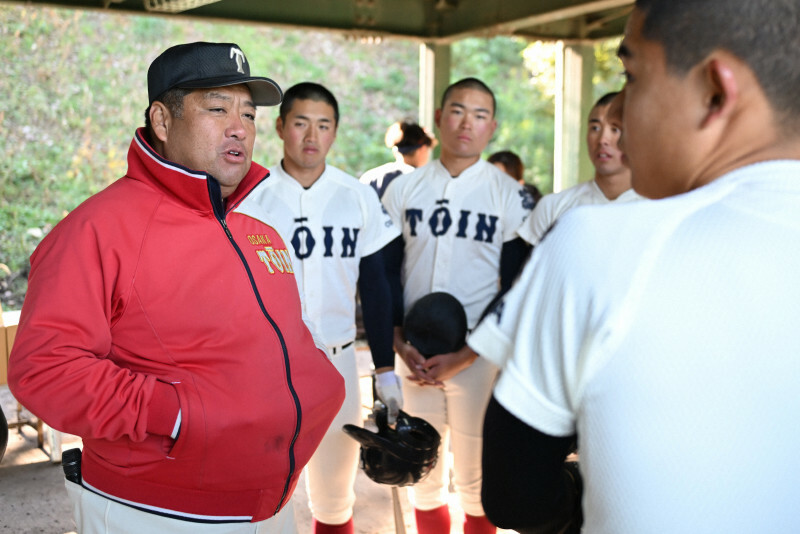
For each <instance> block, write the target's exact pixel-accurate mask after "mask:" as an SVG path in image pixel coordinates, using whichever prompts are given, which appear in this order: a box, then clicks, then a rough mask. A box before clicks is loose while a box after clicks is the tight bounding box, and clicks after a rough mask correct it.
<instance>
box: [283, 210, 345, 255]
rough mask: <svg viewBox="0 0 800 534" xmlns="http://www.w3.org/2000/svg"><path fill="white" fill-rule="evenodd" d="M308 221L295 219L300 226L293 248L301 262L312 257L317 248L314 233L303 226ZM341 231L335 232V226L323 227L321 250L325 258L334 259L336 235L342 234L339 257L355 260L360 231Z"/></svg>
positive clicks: (295, 234)
mask: <svg viewBox="0 0 800 534" xmlns="http://www.w3.org/2000/svg"><path fill="white" fill-rule="evenodd" d="M307 220H308V219H307V218H306V217H298V218H297V219H295V222H296V223H299V224H300V226H298V227H297V228H296V229H295V231H294V235H292V247H293V248H294V253H295V256H297V259H300V260H304V259H306V258H308V257H309V256H311V255H312V254H313V253H314V249H315V248H316V246H317V239H316V238H315V237H314V233H313V232H312V231H311V228H309V227H308V226H304V225H303V223H304V222H305V221H307ZM339 230H340V232H337V231H335V230H334V227H333V226H323V227H322V249H321V250H322V255H323V257H326V258H330V257H333V254H334V247H335V242H336V234H340V235H341V239H340V241H339V244H340V246H341V252H340V253H339V256H340V257H342V258H354V257H355V255H356V243H357V241H358V231H359V230H360V229H359V228H346V227H342V228H340V229H339ZM317 237H319V236H317Z"/></svg>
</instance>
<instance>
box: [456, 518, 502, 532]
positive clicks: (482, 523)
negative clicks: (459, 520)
mask: <svg viewBox="0 0 800 534" xmlns="http://www.w3.org/2000/svg"><path fill="white" fill-rule="evenodd" d="M495 532H497V527H496V526H494V525H493V524H491V523H490V522H489V519H487V517H486V516H485V515H469V514H464V534H495Z"/></svg>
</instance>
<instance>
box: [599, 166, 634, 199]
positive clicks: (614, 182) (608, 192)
mask: <svg viewBox="0 0 800 534" xmlns="http://www.w3.org/2000/svg"><path fill="white" fill-rule="evenodd" d="M594 181H595V183H596V184H597V187H599V188H600V191H602V192H603V195H604V196H605V197H606V198H607V199H608V200H616V199H617V198H618V197H619V196H620V195H621V194H622V193H624V192H625V191H627V190H628V189H630V188H631V171H629V170H626V171H625V172H620V173H616V174H604V175H601V174H595V175H594Z"/></svg>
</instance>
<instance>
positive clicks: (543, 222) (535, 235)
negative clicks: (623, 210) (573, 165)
mask: <svg viewBox="0 0 800 534" xmlns="http://www.w3.org/2000/svg"><path fill="white" fill-rule="evenodd" d="M641 198H643V197H642V196H640V195H639V194H637V193H636V192H635V191H634V190H633V189H628V190H627V191H625V192H624V193H622V194H621V195H620V196H618V197H617V198H616V199H614V200H609V199H608V198H606V196H605V195H604V194H603V191H602V190H601V189H600V187H599V186H598V185H597V182H596V181H595V180H591V181H589V182H583V183H580V184H578V185H576V186H573V187H570V188H568V189H564V190H563V191H560V192H558V193H553V194H551V195H545V196H543V197H542V198H541V199H539V202H537V203H536V207H535V208H534V209H533V213H532V214H531V216H530V217H528V219H526V221H525V222H524V223H523V224H522V226H520V227H519V229H518V230H517V234H519V236H520V237H521V238H522V239H524V240H525V241H527V242H528V243H530V244H531V245H533V246H536V245H538V244H539V241H540V240H541V239H542V236H543V235H544V234H545V233H546V232H547V230H548V229H549V228H550V227H551V226H552V225H553V223H554V222H556V219H558V218H559V217H560V216H561V215H562V214H563V213H564V212H566V211H567V210H570V209H572V208H574V207H577V206H586V205H590V204H611V203H615V202H629V201H631V200H639V199H641Z"/></svg>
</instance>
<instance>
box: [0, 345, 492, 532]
mask: <svg viewBox="0 0 800 534" xmlns="http://www.w3.org/2000/svg"><path fill="white" fill-rule="evenodd" d="M357 355H358V359H359V369H360V370H361V375H362V377H363V378H362V398H363V399H364V405H365V410H364V416H365V421H366V417H367V415H368V414H369V407H370V406H371V405H372V389H371V387H372V386H371V379H370V378H369V368H370V355H369V350H368V349H365V348H363V349H359V350H358V351H357ZM0 404H1V405H2V407H3V411H4V413H5V414H6V417H7V418H8V420H9V423H13V422H15V421H16V420H17V414H16V409H17V404H16V401H15V400H14V398H13V397H12V396H11V394H10V392H9V391H8V387H7V386H0ZM26 418H31V419H33V416H31V415H30V414H28V413H27V412H24V411H23V413H22V419H23V420H24V419H26ZM46 435H47V433H46ZM76 446H80V438H77V437H75V436H69V435H62V445H61V449H62V450H66V449H69V448H72V447H76ZM49 450H50V444H49V440H47V439H46V440H45V446H44V448H43V449H42V448H39V447H38V446H37V433H36V429H35V428H34V427H32V426H28V425H23V426H22V427H20V428H18V429H17V428H12V429H11V430H10V431H9V444H8V448H7V450H6V454H5V457H4V458H3V461H2V463H0V534H6V533H8V534H12V533H13V534H75V523H74V521H73V520H72V515H71V511H70V504H69V500H68V498H67V495H66V491H65V490H64V477H63V472H62V470H61V465H60V463H55V462H53V461H51V459H50V457H49V456H48V454H47V452H46V451H49ZM355 490H356V505H355V509H354V512H353V517H354V519H355V527H356V533H357V534H393V533H395V532H396V530H395V522H394V513H393V506H392V494H391V488H390V487H389V486H382V485H380V484H376V483H375V482H373V481H372V480H370V479H369V478H367V476H366V475H364V473H363V472H362V471H361V470H359V472H358V475H357V477H356V487H355ZM398 496H399V500H400V503H401V506H402V509H403V518H404V528H405V532H406V534H415V533H416V528H415V526H414V516H413V510H412V508H411V506H410V505H409V504H408V498H407V492H406V489H404V488H400V489H399V490H398ZM293 499H294V501H295V514H296V517H297V523H298V527H299V531H300V533H301V534H305V533H309V532H310V531H311V514H310V512H309V510H308V506H307V496H306V491H305V481H304V480H302V479H301V481H300V483H298V485H297V490H296V492H295V495H294V497H293ZM450 509H451V513H452V516H453V521H452V531H451V534H460V533H461V532H462V522H463V517H464V516H463V512H462V511H461V508H460V507H459V506H458V503H457V502H456V499H455V495H454V494H451V499H450ZM499 532H503V531H499Z"/></svg>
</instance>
